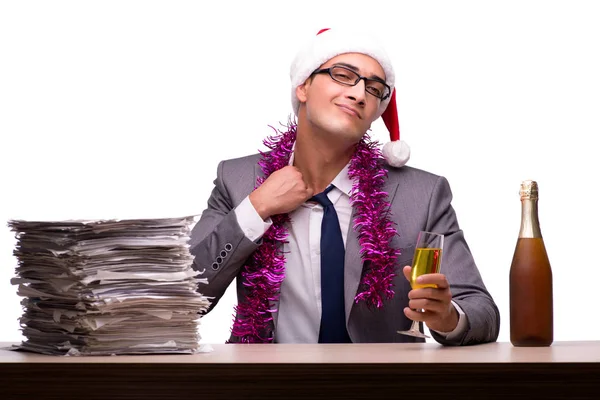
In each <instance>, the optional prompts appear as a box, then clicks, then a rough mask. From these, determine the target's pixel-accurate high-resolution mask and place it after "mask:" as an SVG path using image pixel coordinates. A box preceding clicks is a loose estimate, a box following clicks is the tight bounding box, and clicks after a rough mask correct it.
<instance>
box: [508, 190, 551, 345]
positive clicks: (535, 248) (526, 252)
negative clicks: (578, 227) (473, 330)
mask: <svg viewBox="0 0 600 400" xmlns="http://www.w3.org/2000/svg"><path fill="white" fill-rule="evenodd" d="M519 193H520V195H521V230H520V232H519V238H518V240H517V246H516V248H515V253H514V256H513V260H512V264H511V267H510V341H511V343H512V344H513V345H514V346H523V347H534V346H550V345H551V344H552V341H553V339H554V333H553V310H552V269H551V268H550V261H549V260H548V255H547V253H546V247H545V246H544V240H543V239H542V232H541V230H540V223H539V219H538V208H537V205H538V185H537V183H536V182H535V181H523V182H522V183H521V190H520V192H519Z"/></svg>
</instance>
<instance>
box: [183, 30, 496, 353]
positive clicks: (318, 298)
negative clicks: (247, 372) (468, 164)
mask: <svg viewBox="0 0 600 400" xmlns="http://www.w3.org/2000/svg"><path fill="white" fill-rule="evenodd" d="M290 75H291V79H292V106H293V108H294V111H295V114H296V116H297V125H295V126H294V127H293V129H292V130H293V132H292V133H293V134H291V133H290V132H288V135H287V136H285V135H284V137H282V138H281V141H280V142H279V147H276V148H274V150H273V151H272V152H271V153H264V154H262V155H261V154H256V155H251V156H248V157H243V158H238V159H233V160H226V161H222V162H221V163H220V164H219V166H218V170H217V178H216V180H215V182H214V184H215V186H214V189H213V191H212V194H211V196H210V198H209V199H208V207H207V209H206V210H205V211H204V212H203V213H202V216H201V218H200V221H199V222H198V223H197V224H196V226H195V227H194V229H193V231H192V235H191V242H190V245H191V252H192V254H193V255H194V256H195V261H194V266H195V268H196V269H198V270H199V271H202V273H203V277H206V278H207V279H208V285H203V286H202V287H201V288H200V290H201V291H202V293H203V294H205V295H206V296H210V297H212V298H213V304H212V307H214V306H215V305H216V303H217V302H218V300H219V298H220V297H221V296H222V295H223V293H224V292H225V290H226V288H227V287H228V286H229V285H230V284H231V282H233V280H234V278H236V277H237V278H238V279H237V293H238V308H237V317H236V321H235V323H234V329H233V333H232V337H231V339H230V341H231V342H240V341H241V342H261V341H262V342H276V343H317V342H318V343H328V342H353V343H364V342H414V341H422V340H423V339H419V338H414V337H410V336H405V335H399V334H398V333H397V331H401V330H407V329H408V328H409V327H410V324H411V320H416V321H419V322H422V323H425V324H426V325H427V326H428V327H429V329H430V331H431V333H432V335H433V337H434V339H435V340H436V341H438V342H439V343H442V344H444V345H469V344H478V343H486V342H492V341H495V340H496V338H497V336H498V332H499V325H500V316H499V312H498V308H497V306H496V304H495V303H494V301H493V299H492V297H491V296H490V294H489V293H488V291H487V290H486V288H485V285H484V283H483V281H482V279H481V276H480V274H479V271H478V269H477V266H476V265H475V262H474V260H473V257H472V255H471V253H470V251H469V247H468V245H467V243H466V241H465V237H464V235H463V232H462V230H461V229H460V228H459V225H458V222H457V218H456V215H455V212H454V210H453V208H452V206H451V200H452V193H451V190H450V186H449V184H448V182H447V180H446V179H445V178H444V177H441V176H436V175H434V174H431V173H428V172H425V171H422V170H418V169H415V168H411V167H408V166H404V164H405V163H406V161H407V160H408V157H409V150H408V147H407V146H406V145H405V144H404V142H401V141H400V140H399V131H398V127H397V125H398V124H397V112H396V108H395V96H394V94H395V92H394V80H395V77H394V71H393V68H392V65H391V62H390V60H389V58H388V56H387V54H386V53H385V51H384V50H383V49H382V48H381V46H380V45H379V43H378V42H377V41H376V40H374V39H372V38H370V37H369V36H367V35H364V34H362V33H361V34H356V33H354V32H347V31H346V32H344V31H336V30H334V29H331V30H323V31H321V32H319V34H318V35H316V36H315V37H314V38H312V39H311V40H310V41H309V42H308V43H307V44H306V46H304V47H303V48H301V50H300V51H299V53H298V55H297V56H296V58H295V60H294V61H293V63H292V66H291V69H290ZM379 117H382V118H383V119H384V122H385V123H386V126H387V127H388V129H389V130H390V138H391V140H392V141H391V142H390V143H387V144H386V145H385V147H384V149H383V156H384V157H385V161H384V159H378V160H376V161H377V162H376V163H375V164H373V165H381V168H382V170H383V171H385V175H386V176H384V177H382V178H380V177H379V176H378V175H377V173H375V172H373V173H372V172H370V171H364V173H365V176H366V177H367V178H369V179H370V180H373V182H375V181H377V180H378V179H381V180H382V184H381V187H380V188H379V189H377V190H376V191H375V192H373V193H375V194H374V195H373V196H369V197H373V198H374V199H376V198H377V197H376V193H378V192H382V193H384V195H385V198H384V199H383V200H381V201H380V200H374V201H379V202H380V203H382V202H383V201H385V204H387V205H389V207H388V208H387V209H386V208H384V210H387V211H389V212H387V211H386V212H385V215H382V216H380V217H381V218H382V221H384V222H385V221H387V220H385V218H388V219H389V221H391V223H393V226H394V228H395V234H394V235H393V236H392V237H391V238H390V240H389V242H388V243H387V244H386V242H385V240H381V238H380V237H376V238H374V239H373V240H375V243H383V245H382V246H384V247H386V249H387V250H389V249H395V250H394V251H396V252H395V253H394V254H395V257H393V265H392V268H393V270H394V275H389V276H392V277H393V279H392V280H391V281H390V282H389V287H390V288H391V289H392V290H393V295H392V296H389V293H388V295H387V296H382V297H381V299H382V301H380V302H379V303H380V304H378V306H376V307H374V306H373V304H372V303H371V304H369V302H367V301H360V297H361V295H360V293H366V292H368V291H369V289H370V288H369V287H368V284H367V285H366V286H365V284H366V283H368V282H370V281H369V280H368V279H367V278H365V276H367V277H368V276H376V277H377V279H379V278H383V277H384V274H383V272H381V271H384V267H381V268H379V269H377V268H375V267H374V266H377V265H378V264H377V261H372V260H371V259H369V260H371V261H365V259H364V257H366V256H365V253H366V252H367V253H368V252H369V251H374V250H373V249H372V247H373V246H374V245H369V244H364V243H366V242H364V240H365V239H364V238H363V239H360V238H361V237H362V236H364V235H365V232H363V233H360V232H359V229H358V227H357V226H358V225H360V224H358V225H357V218H360V216H361V215H360V212H362V213H368V210H367V208H364V207H363V208H362V209H360V210H362V211H360V210H359V209H358V206H357V204H359V203H357V201H356V199H357V198H360V194H358V195H357V194H356V192H357V190H358V191H360V190H362V189H365V190H366V188H368V187H369V185H368V183H365V182H364V181H365V176H363V178H362V179H363V182H362V183H357V179H359V178H357V175H360V174H361V173H362V171H360V170H359V171H357V167H356V165H358V164H356V163H357V161H356V160H357V159H358V157H359V156H358V155H357V154H358V152H359V150H357V149H359V146H361V144H360V143H363V141H364V138H365V134H366V132H367V131H368V130H369V128H370V126H371V123H372V122H373V121H375V120H376V119H377V118H379ZM284 142H285V143H284ZM362 148H363V149H365V147H362ZM369 151H371V150H368V149H367V150H364V152H366V153H365V154H371V153H369ZM371 152H372V151H371ZM265 154H266V155H265ZM373 154H376V153H373ZM277 157H279V158H277ZM375 158H376V157H375ZM282 160H283V164H282V163H281V161H282ZM276 161H278V162H279V164H277V163H276ZM269 162H271V164H269ZM377 163H379V164H377ZM265 166H266V167H265ZM275 166H276V168H275ZM269 167H270V168H271V170H269ZM369 173H372V175H368V174H369ZM257 179H258V181H257ZM257 182H258V183H257ZM319 195H320V196H321V197H320V198H321V199H323V196H325V197H326V199H325V200H324V201H325V203H322V202H321V201H320V200H316V199H317V198H319ZM313 196H314V197H313ZM363 200H364V201H365V202H368V201H370V200H369V199H363ZM368 205H369V207H378V206H380V205H381V204H371V203H369V204H368ZM365 210H367V211H365ZM365 215H366V214H365ZM365 215H363V217H364V216H365ZM281 216H285V218H283V219H282V218H281ZM333 217H335V218H333ZM332 218H333V219H332ZM277 221H279V222H277ZM278 224H279V225H278ZM326 224H329V225H328V227H327V228H326V227H325V226H326ZM338 225H339V226H338ZM332 227H334V228H335V229H334V230H333V231H332ZM369 227H370V228H372V229H376V228H377V227H376V226H375V225H372V226H371V225H369ZM275 228H277V229H281V230H284V231H285V232H286V234H287V237H286V239H282V240H280V241H279V242H278V241H276V240H271V238H272V237H275V236H276V235H275V236H274V235H273V234H270V232H272V230H274V229H275ZM270 229H271V231H270ZM419 231H430V232H438V233H442V234H444V236H445V243H444V255H443V265H442V271H441V272H442V273H439V274H428V275H424V276H423V279H424V282H423V283H431V284H435V285H437V287H436V288H423V289H415V290H411V286H410V283H409V277H410V271H411V267H410V264H411V262H412V256H413V253H414V249H415V242H416V239H417V235H418V233H419ZM331 232H337V233H335V234H332V233H331ZM366 234H367V236H368V232H366ZM361 235H362V236H361ZM380 236H381V235H380ZM361 240H362V241H361ZM336 243H337V244H336ZM273 244H275V245H274V247H272V248H271V249H273V248H277V249H278V252H279V253H277V256H279V257H280V258H279V260H280V261H281V262H282V263H283V268H279V267H278V266H277V265H279V264H277V263H276V260H277V259H276V257H275V255H273V254H271V253H273V252H272V251H271V252H269V251H268V249H269V247H268V246H269V245H273ZM261 246H262V247H261ZM387 246H389V249H388V247H387ZM375 250H377V249H375ZM387 250H386V251H387ZM382 251H383V250H382ZM336 252H337V253H336ZM388 253H389V252H388ZM328 257H329V258H328ZM336 257H337V258H336ZM249 260H254V261H249ZM330 260H338V261H335V262H334V261H330ZM253 263H254V264H253ZM382 263H383V261H382ZM329 264H331V265H329ZM334 264H335V265H334ZM280 267H281V265H280ZM369 273H372V274H375V275H368V274H369ZM377 274H379V275H377ZM261 279H262V280H261ZM377 279H375V281H377ZM265 293H267V294H268V293H271V294H272V295H266V294H265ZM332 293H333V294H332ZM334 293H339V295H336V294H334ZM369 293H371V294H373V293H372V291H371V292H369ZM253 296H254V297H253ZM261 296H262V297H265V298H264V299H262V300H261V298H260V297H261ZM375 297H376V295H375ZM261 301H262V302H261ZM260 304H262V305H260ZM212 307H211V309H212ZM240 307H241V308H240ZM253 307H256V308H258V307H262V308H260V310H258V309H256V310H253ZM415 310H420V311H415ZM241 314H244V315H241ZM257 321H258V322H257ZM335 321H337V322H335ZM421 329H422V325H421Z"/></svg>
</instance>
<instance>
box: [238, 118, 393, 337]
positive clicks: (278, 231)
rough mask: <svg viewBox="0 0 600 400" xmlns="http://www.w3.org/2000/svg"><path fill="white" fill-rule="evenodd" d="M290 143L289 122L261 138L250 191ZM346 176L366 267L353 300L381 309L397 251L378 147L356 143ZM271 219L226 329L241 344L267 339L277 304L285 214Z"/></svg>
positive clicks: (279, 163)
mask: <svg viewBox="0 0 600 400" xmlns="http://www.w3.org/2000/svg"><path fill="white" fill-rule="evenodd" d="M295 140H296V125H295V124H293V123H290V124H289V125H288V131H287V132H279V135H277V136H269V137H268V138H266V139H265V141H264V144H265V146H267V147H268V148H269V149H270V150H271V151H270V152H261V155H262V159H261V161H260V162H259V165H260V167H261V169H262V171H263V174H264V178H262V177H259V178H258V179H257V182H256V187H258V186H260V185H261V184H262V183H263V182H264V181H265V180H266V179H267V178H268V177H269V175H271V174H272V173H273V172H275V171H277V170H279V169H281V168H283V167H285V166H286V165H288V164H289V161H290V157H291V154H292V148H293V145H294V142H295ZM348 175H349V177H350V178H351V179H352V180H353V181H354V184H353V186H352V193H351V195H350V202H351V204H352V206H353V207H354V209H355V215H356V217H355V219H354V225H353V227H354V229H355V230H356V231H358V240H359V243H360V245H361V257H362V260H363V262H365V263H366V266H367V268H366V272H365V273H364V274H363V277H362V279H361V286H360V287H359V293H358V294H357V295H356V297H355V298H354V300H355V302H357V303H358V302H359V301H364V302H366V304H367V306H369V307H376V308H381V307H383V303H384V300H386V299H391V298H392V297H393V296H394V290H393V283H392V281H393V279H394V277H395V276H396V274H395V273H394V263H395V260H396V258H397V257H398V255H399V254H400V252H399V250H398V249H394V248H392V247H391V246H390V242H391V240H392V238H393V237H394V236H395V235H396V229H395V228H394V223H393V222H392V221H391V219H390V204H389V203H388V202H387V200H386V196H387V193H386V192H384V191H383V190H382V187H383V184H384V183H385V178H386V177H387V170H386V169H385V168H384V167H383V163H382V157H381V151H380V150H379V148H378V143H377V142H372V141H371V140H370V137H369V136H368V135H365V136H364V137H363V139H362V140H361V141H360V142H359V143H358V144H357V146H356V152H355V153H354V156H353V157H352V160H351V161H350V167H349V169H348ZM271 219H272V220H273V225H272V226H271V227H270V228H269V230H267V232H266V233H265V234H264V236H263V238H262V241H263V242H262V244H261V245H260V247H259V248H258V249H257V250H256V251H255V252H254V253H253V254H252V256H251V257H250V259H249V262H248V264H247V265H246V266H245V267H244V269H243V271H242V279H243V284H244V286H246V288H247V289H246V290H247V295H246V298H245V299H244V301H242V302H240V304H238V305H237V306H236V307H235V311H236V314H237V317H236V319H235V321H234V323H233V328H232V334H233V336H235V337H237V338H238V340H239V342H242V343H269V342H272V341H273V330H272V321H273V317H272V313H273V312H274V311H276V310H274V309H272V308H271V304H272V303H273V304H277V302H278V300H279V291H280V288H281V282H283V278H284V273H285V257H284V255H283V253H282V250H281V248H282V244H283V243H286V241H287V236H288V232H287V229H286V227H285V225H286V223H287V222H288V221H289V216H288V215H287V214H280V215H274V216H272V217H271Z"/></svg>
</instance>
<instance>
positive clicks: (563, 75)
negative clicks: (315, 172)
mask: <svg viewBox="0 0 600 400" xmlns="http://www.w3.org/2000/svg"><path fill="white" fill-rule="evenodd" d="M391 4H395V5H394V6H393V7H394V8H393V9H392V8H391V7H392V5H391ZM598 20H600V3H598V2H595V1H524V0H520V1H501V2H500V1H497V2H486V1H452V2H447V1H436V2H434V1H428V2H394V3H391V2H389V1H388V0H385V1H375V0H372V1H369V2H358V1H357V2H355V1H323V0H321V1H302V2H283V1H262V2H260V1H254V2H249V1H223V2H217V1H213V2H210V3H208V2H199V1H193V2H184V1H181V2H173V1H162V2H157V1H102V2H87V1H69V2H65V1H52V2H46V1H39V2H32V1H29V2H19V1H5V2H2V3H0V163H1V164H0V167H1V168H0V174H1V176H0V190H1V197H0V202H1V206H0V221H2V224H3V225H4V226H5V228H4V229H0V304H2V306H1V307H0V341H18V340H20V338H21V336H20V332H19V330H18V321H17V318H18V317H19V315H20V314H21V308H20V305H19V301H20V298H19V297H18V296H17V295H16V287H14V286H12V285H11V284H10V282H9V281H10V278H11V277H13V275H14V267H15V264H16V260H15V259H14V258H13V256H12V249H13V247H14V237H13V234H12V233H11V232H10V231H9V229H8V228H6V225H5V222H6V221H7V220H9V219H12V218H24V219H71V218H73V219H79V218H131V217H164V216H182V215H191V214H200V213H201V212H202V210H203V209H204V207H205V205H206V200H207V198H208V195H209V193H210V190H211V189H212V181H213V179H214V178H215V176H216V167H217V163H218V161H219V160H221V159H226V158H232V157H237V156H242V155H245V154H249V153H253V152H255V151H256V150H257V149H258V148H261V141H262V138H263V137H264V136H265V135H267V134H270V133H271V131H270V129H269V128H268V125H270V124H271V125H277V124H278V123H279V122H285V121H286V120H287V118H288V115H289V114H290V113H291V106H290V100H289V93H290V87H289V77H288V71H289V63H290V61H291V59H292V57H293V56H294V54H295V51H296V49H297V47H298V45H299V44H300V43H301V42H302V41H303V40H305V39H306V38H307V37H308V36H310V35H314V34H315V33H316V32H317V30H318V29H320V28H323V27H335V26H337V25H340V24H351V25H355V26H357V27H359V28H361V29H364V30H365V31H371V30H375V31H376V32H377V34H378V35H379V36H380V37H381V38H382V39H383V40H384V42H385V44H386V45H387V48H388V51H389V53H390V56H391V57H392V60H393V62H394V63H395V68H396V72H397V76H398V80H397V89H398V96H399V98H398V100H399V104H398V108H399V114H400V124H401V130H402V138H403V139H404V140H406V141H407V142H408V143H409V144H410V145H411V147H412V159H411V161H410V162H409V165H411V166H413V167H417V168H422V169H425V170H428V171H431V172H434V173H437V174H441V175H444V176H446V177H447V178H448V179H449V181H450V184H451V187H452V189H453V192H454V202H453V205H454V207H455V209H456V212H457V214H458V218H459V223H460V224H461V227H462V229H463V230H464V231H465V235H466V238H467V241H468V243H469V245H470V247H471V250H472V252H473V255H474V257H475V260H476V262H477V264H478V266H479V268H480V271H481V274H482V275H483V278H484V281H485V283H486V284H487V287H488V289H489V291H490V292H491V293H492V295H493V296H494V298H495V300H496V302H497V303H498V306H499V307H500V312H501V316H502V325H501V333H500V338H499V340H501V341H508V340H509V324H508V320H509V314H508V276H509V268H510V263H511V260H512V255H513V251H514V246H515V243H516V240H517V235H518V230H519V224H520V202H519V197H518V189H519V184H520V182H521V180H524V179H535V180H537V181H538V182H539V185H540V198H541V199H540V202H539V207H540V221H541V224H542V233H543V234H544V240H545V243H546V247H547V249H548V253H549V256H550V261H551V263H552V267H553V273H554V305H555V308H554V310H555V312H554V315H555V340H590V339H599V338H600V333H598V331H599V329H598V328H599V327H600V325H599V322H598V319H597V318H596V308H595V307H596V303H597V289H596V286H597V283H598V281H599V280H600V268H599V267H600V265H599V261H598V257H596V255H595V252H596V251H597V250H594V246H595V245H594V243H595V241H596V239H597V238H595V236H597V233H596V230H597V227H598V226H600V216H599V215H598V207H597V200H596V197H595V196H594V194H595V192H596V190H595V187H596V184H595V182H594V180H593V179H594V178H595V177H596V175H597V173H598V170H599V168H598V161H597V147H596V146H597V143H598V140H597V138H598V135H599V134H600V118H599V111H600V73H598V71H600V51H599V49H600V39H599V38H600V24H598ZM373 131H374V133H373V136H375V138H377V139H379V140H381V141H383V140H385V139H386V130H385V128H384V126H383V124H382V123H380V122H377V123H376V124H374V126H373ZM586 237H587V238H588V239H586V240H585V241H581V240H582V239H581V238H586ZM577 238H580V239H577ZM576 240H580V241H579V242H578V241H576ZM588 240H589V241H588ZM232 288H233V287H231V288H230V289H232ZM233 304H234V297H233V291H232V290H229V291H228V292H227V294H226V296H225V298H223V300H222V301H221V302H220V303H219V305H218V306H217V307H216V309H215V310H214V311H213V312H212V313H211V314H209V315H208V316H207V317H205V318H204V319H203V320H202V325H201V328H200V329H201V334H202V336H203V341H205V342H209V343H221V342H224V341H225V340H226V338H227V337H228V334H229V328H230V325H231V316H232V308H233Z"/></svg>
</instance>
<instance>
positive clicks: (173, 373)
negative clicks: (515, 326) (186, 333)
mask: <svg viewBox="0 0 600 400" xmlns="http://www.w3.org/2000/svg"><path fill="white" fill-rule="evenodd" d="M9 345H10V344H9V343H0V346H1V347H3V348H5V347H8V346H9ZM213 348H214V351H213V352H211V353H201V354H196V355H176V356H172V355H163V356H113V357H110V356H109V357H53V356H44V355H37V354H31V353H23V352H14V351H8V350H0V399H2V400H4V399H6V400H12V399H20V398H30V399H84V400H86V399H118V398H122V399H186V398H197V399H211V398H219V399H221V398H224V399H245V398H252V399H315V398H328V399H338V398H348V399H350V398H352V399H354V398H356V399H378V398H383V396H386V397H385V398H398V399H400V398H402V399H410V400H412V399H422V398H429V397H431V398H440V399H454V398H461V399H467V398H469V399H470V398H474V399H496V398H511V399H513V398H528V399H537V398H544V399H552V398H569V399H571V398H573V399H574V398H593V399H599V398H600V341H598V342H557V343H554V344H553V345H552V346H551V347H547V348H516V347H513V346H512V345H511V344H510V343H491V344H486V345H479V346H471V347H442V346H440V345H437V344H433V343H431V344H430V343H428V344H350V345H346V344H341V345H283V344H279V345H225V344H222V345H213ZM416 395H419V396H416ZM409 396H410V397H409Z"/></svg>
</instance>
